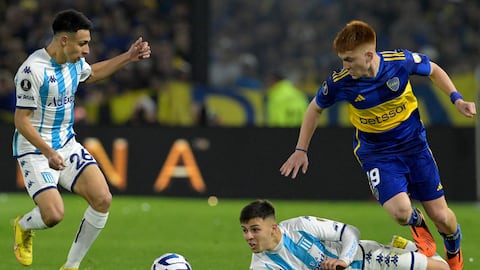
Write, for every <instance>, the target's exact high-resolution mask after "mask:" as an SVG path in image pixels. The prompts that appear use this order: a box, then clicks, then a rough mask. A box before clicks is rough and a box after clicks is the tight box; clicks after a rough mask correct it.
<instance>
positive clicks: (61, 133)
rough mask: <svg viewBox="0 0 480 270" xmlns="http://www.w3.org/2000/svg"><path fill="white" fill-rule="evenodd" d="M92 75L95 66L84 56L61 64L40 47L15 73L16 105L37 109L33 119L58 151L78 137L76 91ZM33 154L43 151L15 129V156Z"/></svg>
mask: <svg viewBox="0 0 480 270" xmlns="http://www.w3.org/2000/svg"><path fill="white" fill-rule="evenodd" d="M90 74H91V67H90V65H89V64H88V63H87V62H86V61H85V59H84V58H81V59H80V60H79V61H77V62H75V63H65V64H62V65H60V64H58V63H57V62H55V60H53V59H52V58H51V57H50V56H49V55H48V53H47V51H46V50H45V49H39V50H37V51H35V52H34V53H32V54H31V55H30V56H29V57H28V58H27V60H26V61H25V62H24V63H23V64H22V65H21V66H20V68H19V69H18V71H17V74H16V75H15V87H16V97H17V101H16V107H17V108H22V109H31V110H33V116H32V118H31V119H30V122H31V123H32V125H33V127H34V128H36V129H37V131H38V133H39V134H40V136H41V137H42V139H43V140H44V141H45V142H47V143H48V144H49V145H50V146H51V147H52V148H53V149H55V150H57V149H59V148H61V147H62V146H63V145H65V143H66V142H67V141H68V140H69V139H70V138H72V137H73V136H75V132H74V130H73V122H74V118H73V113H74V101H75V92H76V91H77V87H78V84H79V83H80V82H83V81H85V80H86V79H88V77H89V76H90ZM30 153H40V151H39V150H38V149H36V147H35V146H33V145H32V144H31V143H30V142H29V141H28V140H27V139H26V138H25V137H23V136H22V134H20V133H19V132H18V130H15V133H14V136H13V155H14V156H15V157H19V156H22V155H26V154H30Z"/></svg>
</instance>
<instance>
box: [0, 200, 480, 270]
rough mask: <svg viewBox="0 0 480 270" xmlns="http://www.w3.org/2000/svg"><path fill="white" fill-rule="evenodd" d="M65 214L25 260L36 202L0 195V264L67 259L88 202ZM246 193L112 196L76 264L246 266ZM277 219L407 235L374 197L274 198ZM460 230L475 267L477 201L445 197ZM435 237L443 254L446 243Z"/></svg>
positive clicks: (34, 269)
mask: <svg viewBox="0 0 480 270" xmlns="http://www.w3.org/2000/svg"><path fill="white" fill-rule="evenodd" d="M64 201H65V219H64V220H63V221H62V222H61V223H60V224H59V225H57V226H56V227H54V228H51V229H48V230H41V231H36V232H35V233H36V235H35V238H34V249H33V251H34V258H33V265H32V266H30V267H28V268H27V267H23V266H21V265H20V264H18V263H17V261H16V259H15V257H14V255H13V252H12V242H13V229H12V226H11V224H12V221H13V218H14V217H15V216H16V215H18V214H23V213H25V212H27V211H29V210H30V209H31V208H32V207H33V204H32V202H31V200H30V199H29V198H28V195H27V194H26V193H6V194H5V193H4V194H0V221H1V222H0V269H9V270H16V269H29V270H52V269H58V268H60V266H61V265H62V264H63V263H64V260H65V258H66V256H67V252H68V250H69V248H70V245H71V242H72V240H73V237H74V234H75V232H76V229H77V227H78V225H79V220H80V218H81V216H82V214H83V211H84V210H85V208H86V203H85V202H84V201H83V200H82V199H81V198H80V197H77V196H73V195H69V194H66V195H64ZM250 201H251V200H250V199H235V200H233V199H222V198H219V203H218V205H216V206H209V205H208V203H207V198H204V199H188V198H164V197H161V196H157V197H141V196H115V197H114V201H113V204H112V207H111V211H110V217H109V220H108V223H107V226H106V227H105V229H104V230H103V232H102V233H101V234H100V236H99V238H98V239H97V241H96V242H95V244H94V245H93V247H92V248H91V249H90V251H89V253H88V254H87V256H86V257H85V259H84V261H83V263H82V265H81V267H80V269H82V270H84V269H88V270H149V269H150V264H151V263H152V261H153V260H154V259H155V258H156V257H157V256H159V255H161V254H163V253H166V252H177V253H180V254H182V255H184V256H185V257H186V258H187V259H188V260H189V261H190V263H191V265H192V267H193V269H194V270H225V269H232V270H236V269H248V265H249V262H250V252H249V249H248V246H247V245H246V243H245V241H244V240H243V238H242V233H241V229H240V225H239V222H238V215H239V212H240V210H241V208H242V207H243V206H244V205H245V204H247V203H248V202H250ZM271 201H272V202H273V203H274V205H275V206H276V208H277V218H278V219H279V220H283V219H287V218H290V217H295V216H301V215H315V216H321V217H326V218H330V219H336V220H339V221H343V222H346V223H350V224H353V225H355V226H357V227H358V228H359V229H360V231H361V233H362V238H363V239H373V240H377V241H379V242H382V243H387V242H389V241H390V239H391V237H392V235H393V234H399V235H402V236H407V237H410V232H409V230H408V228H406V227H401V226H399V225H396V224H395V223H394V222H393V221H392V220H391V219H390V217H389V216H388V215H387V214H386V212H385V211H384V210H383V209H382V208H381V207H380V206H379V205H378V204H377V203H376V202H369V201H366V202H325V201H293V200H275V199H272V200H271ZM450 207H451V208H452V209H453V210H454V211H455V212H456V214H457V218H458V220H459V222H460V224H461V226H462V230H463V249H464V257H465V268H464V269H465V270H478V269H480V230H479V229H478V228H479V225H480V207H478V205H477V204H475V203H450ZM429 225H430V228H431V230H432V232H433V233H434V236H435V239H436V240H437V247H438V250H439V252H440V254H441V255H442V256H444V254H443V248H442V246H443V244H442V242H441V239H440V236H439V235H438V234H436V233H435V229H434V227H433V224H432V223H430V224H429Z"/></svg>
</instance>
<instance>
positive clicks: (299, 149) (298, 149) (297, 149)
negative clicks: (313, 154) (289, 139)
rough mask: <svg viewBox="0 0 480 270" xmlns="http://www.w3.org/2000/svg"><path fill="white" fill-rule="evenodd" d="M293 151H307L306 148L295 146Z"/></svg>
mask: <svg viewBox="0 0 480 270" xmlns="http://www.w3.org/2000/svg"><path fill="white" fill-rule="evenodd" d="M295 151H302V152H304V153H307V150H306V149H303V148H298V147H297V148H295Z"/></svg>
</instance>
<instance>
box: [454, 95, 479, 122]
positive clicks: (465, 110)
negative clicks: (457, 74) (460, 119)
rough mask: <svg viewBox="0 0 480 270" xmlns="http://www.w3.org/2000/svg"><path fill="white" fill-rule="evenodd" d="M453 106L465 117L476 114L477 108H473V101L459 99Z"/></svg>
mask: <svg viewBox="0 0 480 270" xmlns="http://www.w3.org/2000/svg"><path fill="white" fill-rule="evenodd" d="M455 106H456V107H457V109H458V111H459V112H460V113H461V114H463V115H465V116H466V117H469V118H472V117H473V116H475V115H476V114H477V109H476V108H475V103H473V102H468V101H463V100H461V99H459V100H457V101H456V102H455Z"/></svg>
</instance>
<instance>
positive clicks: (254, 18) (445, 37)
mask: <svg viewBox="0 0 480 270" xmlns="http://www.w3.org/2000/svg"><path fill="white" fill-rule="evenodd" d="M64 8H76V9H79V10H81V11H83V12H84V13H85V14H86V15H87V16H88V17H89V18H91V20H92V21H93V22H94V24H95V30H94V31H93V32H92V37H93V40H92V44H91V53H90V55H89V56H88V57H87V59H88V60H89V61H90V62H94V61H97V60H102V59H105V58H108V57H110V56H111V55H115V54H117V53H119V52H122V51H124V50H126V49H127V48H128V46H129V44H130V43H131V42H132V41H133V40H134V39H135V38H136V37H137V36H139V35H141V36H143V37H144V39H146V40H148V41H149V42H150V45H151V47H152V58H151V59H150V60H147V61H144V62H142V63H139V64H135V65H130V66H128V67H126V68H125V69H123V70H122V71H120V72H118V73H117V74H115V75H114V76H112V77H111V78H110V79H108V80H106V81H104V82H102V83H99V84H95V85H88V86H86V85H82V86H81V90H80V91H79V94H78V96H77V97H76V106H77V111H76V114H77V123H76V131H77V133H78V134H79V140H80V141H84V140H85V139H87V138H89V137H95V138H98V139H99V140H100V142H101V145H102V147H104V148H105V153H107V157H108V159H109V160H107V161H111V162H112V164H113V163H114V159H115V157H114V154H113V153H114V149H113V144H114V141H115V140H116V139H118V138H126V139H127V141H128V159H127V164H128V166H127V170H126V171H124V174H125V175H124V178H123V179H124V181H126V182H128V185H127V186H126V187H118V186H117V185H116V184H115V181H111V182H110V183H111V184H112V190H113V191H114V192H115V193H118V194H149V195H152V194H159V195H165V196H205V195H210V194H212V195H216V196H219V197H255V196H268V197H279V198H298V199H302V198H305V199H370V195H369V191H368V188H367V185H366V184H365V182H364V181H365V178H364V176H363V175H362V174H361V172H360V169H359V167H358V165H357V164H356V163H355V160H354V158H353V155H352V154H351V150H350V146H351V128H350V124H349V123H348V115H347V112H346V107H345V106H344V105H339V106H336V107H334V108H332V109H331V110H329V111H328V112H327V113H326V114H325V115H324V116H323V117H322V119H321V120H320V122H319V130H318V131H317V134H318V135H316V137H315V138H314V142H313V144H312V148H311V149H312V151H311V153H310V159H311V162H312V164H311V166H310V170H309V172H308V175H306V176H304V177H303V179H301V181H302V183H301V184H299V183H298V182H292V181H288V180H286V179H284V178H281V177H280V176H279V175H278V174H279V173H278V168H279V166H280V165H281V162H282V161H283V160H284V159H285V158H286V157H287V156H288V155H289V153H290V152H291V150H292V147H293V146H294V144H295V141H296V136H297V133H298V128H282V127H281V126H280V127H276V128H267V127H265V126H266V124H265V118H266V117H265V102H266V100H265V85H264V81H265V77H266V76H267V74H268V73H269V72H271V71H272V70H276V69H279V68H280V69H282V70H283V71H284V72H285V74H286V75H287V78H288V79H289V80H291V81H292V82H293V83H294V84H295V85H296V86H297V87H298V88H299V89H300V90H301V91H303V92H304V93H305V94H306V95H307V96H308V97H312V96H313V95H314V94H315V92H316V89H317V88H318V86H319V85H320V84H321V82H322V81H323V79H324V78H326V76H328V74H329V73H330V72H331V71H332V70H333V69H336V68H338V67H339V66H340V64H341V63H340V61H339V60H337V57H336V55H335V54H334V53H333V52H332V50H331V41H332V39H333V37H334V35H335V33H336V32H337V31H338V30H339V29H340V28H341V27H342V26H343V25H344V24H345V23H346V22H348V21H350V20H351V19H363V20H366V21H369V22H370V23H371V24H372V25H373V26H374V27H375V28H376V29H377V32H378V37H379V40H378V49H379V50H384V49H393V48H408V49H410V50H412V51H420V52H424V53H426V54H428V55H429V56H430V57H431V58H432V59H433V60H434V61H436V62H437V63H439V64H440V65H441V66H442V67H444V68H445V69H446V70H447V72H448V73H449V74H450V75H451V76H452V78H453V80H454V81H455V83H456V85H457V87H458V88H459V90H460V91H461V92H462V93H463V94H464V96H465V98H466V99H469V100H474V99H475V98H476V94H475V93H476V92H475V91H476V89H477V88H478V84H477V79H476V73H475V71H476V70H477V69H478V66H477V65H478V62H479V61H478V60H479V55H480V54H479V49H480V48H479V46H478V44H479V43H480V36H479V35H478V33H479V30H480V29H479V28H480V23H479V20H478V14H480V4H479V3H478V2H477V1H458V0H457V1H436V0H422V1H415V0H408V1H390V2H387V1H372V0H362V1H354V2H352V1H346V0H340V1H331V0H321V1H318V0H302V1H288V0H276V1H275V0H264V1H240V0H210V1H206V0H202V1H195V0H175V1H174V0H163V1H155V0H144V1H133V0H132V1H120V0H109V1H74V2H73V1H67V0H56V1H55V0H52V1H35V0H20V1H8V0H7V1H3V2H2V3H0V22H1V24H0V37H1V42H0V52H1V55H2V57H0V90H1V92H0V99H1V102H0V119H1V124H0V125H1V126H0V131H1V133H0V134H1V137H2V139H1V143H0V152H1V153H2V155H1V158H0V170H1V171H2V173H3V174H4V177H3V178H4V179H5V180H3V181H2V182H1V184H0V190H2V191H20V190H22V189H23V188H22V186H21V184H19V183H21V181H19V179H18V176H17V171H16V169H15V161H14V160H13V158H11V157H10V153H11V150H10V138H11V134H12V133H11V132H12V130H13V125H12V113H13V107H14V99H15V98H14V88H13V75H14V74H15V72H16V70H17V68H18V66H19V65H20V63H21V62H22V61H23V60H24V59H25V57H26V56H27V55H28V54H29V53H31V52H32V51H33V50H35V49H37V48H38V47H42V46H45V45H46V44H47V42H48V41H49V40H50V38H51V33H50V30H49V29H50V24H51V18H52V17H53V15H54V14H55V12H56V11H58V10H60V9H64ZM413 83H414V87H415V91H416V95H417V96H418V97H419V103H420V110H421V113H422V115H423V118H424V122H425V124H426V125H427V127H428V132H429V137H430V140H431V144H432V148H433V150H434V153H435V154H436V157H437V161H438V163H439V165H440V169H441V173H442V177H443V179H444V184H445V186H447V191H448V192H449V193H448V194H447V196H448V197H449V198H450V199H453V200H467V201H470V200H476V199H477V197H476V196H477V195H476V192H475V191H476V189H475V188H474V187H475V186H476V184H475V146H474V145H475V142H474V136H475V135H474V132H475V120H474V119H465V118H463V117H461V116H460V115H459V114H458V113H457V112H456V110H455V107H454V106H452V105H451V104H450V103H449V99H448V97H445V96H444V95H443V94H442V93H441V92H440V91H437V90H436V89H433V87H432V85H431V84H430V83H429V81H428V80H424V79H420V78H416V79H414V81H413ZM147 116H150V117H147ZM179 139H185V140H186V141H187V142H188V145H189V147H190V148H191V151H192V153H193V155H194V157H195V160H196V162H197V165H198V169H199V171H200V172H201V174H202V176H203V180H204V182H205V184H206V189H204V190H202V191H199V190H195V189H194V188H192V186H191V185H190V184H191V181H189V177H188V176H189V175H188V173H187V177H181V175H182V173H179V174H175V175H173V177H172V179H174V180H180V181H171V182H170V185H169V188H168V189H164V190H162V191H158V190H156V189H155V188H154V185H155V182H156V179H157V178H156V177H157V175H159V174H160V173H161V171H162V170H163V169H166V168H165V167H164V164H165V162H166V159H167V157H168V154H169V153H170V151H171V147H172V146H173V145H174V144H175V142H177V141H178V140H179ZM179 162H180V163H179V164H177V165H178V166H176V167H175V168H174V169H176V170H181V169H182V168H183V167H182V164H181V160H179ZM107 163H108V162H107ZM101 165H102V164H101ZM112 166H113V169H114V170H117V171H118V167H116V166H117V164H113V165H112ZM102 169H105V167H102ZM184 174H185V172H184V173H183V175H184ZM14 179H16V181H15V180H14ZM338 179H340V180H341V181H345V183H347V185H348V186H349V188H347V189H346V190H343V191H342V192H341V193H340V194H339V193H338V192H336V191H337V190H338V186H337V185H338V184H337V183H338ZM272 184H273V185H275V186H276V188H275V189H271V188H269V187H270V186H271V185H272ZM253 185H254V186H255V189H256V192H252V188H251V187H252V186H253ZM319 189H321V190H322V191H323V192H321V195H320V194H318V193H319V192H316V190H319Z"/></svg>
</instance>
